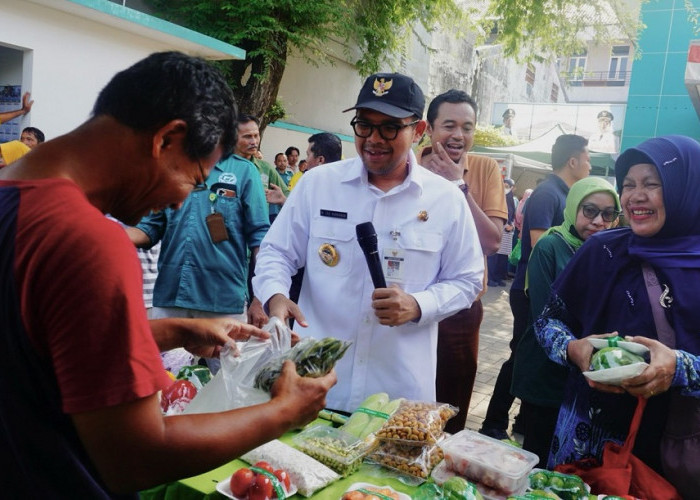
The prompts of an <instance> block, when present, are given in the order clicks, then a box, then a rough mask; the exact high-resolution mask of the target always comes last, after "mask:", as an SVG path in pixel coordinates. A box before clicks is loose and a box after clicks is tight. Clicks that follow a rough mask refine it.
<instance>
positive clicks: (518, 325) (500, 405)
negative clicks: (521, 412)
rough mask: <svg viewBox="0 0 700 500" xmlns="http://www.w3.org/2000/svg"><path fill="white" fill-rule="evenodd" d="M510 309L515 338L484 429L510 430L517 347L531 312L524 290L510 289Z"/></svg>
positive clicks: (496, 386) (502, 369)
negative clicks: (509, 414) (509, 416)
mask: <svg viewBox="0 0 700 500" xmlns="http://www.w3.org/2000/svg"><path fill="white" fill-rule="evenodd" d="M509 301H510V310H511V311H512V312H513V338H512V339H511V341H510V356H509V357H508V359H507V360H506V362H505V363H503V365H501V371H500V372H498V378H497V379H496V385H495V386H494V388H493V394H492V395H491V400H490V401H489V407H488V409H487V410H486V418H485V419H484V424H483V428H484V429H500V430H503V431H507V430H508V423H509V418H508V412H509V411H510V407H511V405H512V404H513V401H514V400H515V398H514V397H513V395H512V394H511V393H510V386H511V384H512V382H513V363H514V361H515V348H516V346H517V345H518V342H520V339H521V338H522V336H523V334H524V333H525V330H526V329H527V321H528V315H529V313H530V300H529V299H528V298H527V295H525V291H524V290H513V289H512V288H511V290H510V297H509Z"/></svg>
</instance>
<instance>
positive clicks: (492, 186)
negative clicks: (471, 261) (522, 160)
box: [418, 146, 508, 296]
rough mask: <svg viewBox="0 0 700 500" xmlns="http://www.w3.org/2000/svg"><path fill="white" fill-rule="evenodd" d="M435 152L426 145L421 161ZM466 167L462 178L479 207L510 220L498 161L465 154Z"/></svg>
mask: <svg viewBox="0 0 700 500" xmlns="http://www.w3.org/2000/svg"><path fill="white" fill-rule="evenodd" d="M432 152H433V149H432V147H430V146H426V147H425V148H423V149H422V150H421V151H419V153H418V158H420V160H419V162H422V160H423V158H424V157H426V156H427V155H429V154H431V153H432ZM460 163H461V164H462V166H463V167H464V175H463V176H462V178H463V179H464V182H466V183H467V185H468V186H469V193H470V194H471V195H472V198H474V201H475V202H476V204H477V205H478V206H479V208H480V209H481V210H482V211H483V212H484V213H485V214H486V215H487V216H489V217H499V218H501V219H503V222H505V221H507V220H508V206H507V205H506V195H505V191H504V189H503V177H502V176H501V169H500V167H499V166H498V163H497V162H496V160H494V159H493V158H489V157H488V156H481V155H476V154H471V153H468V154H464V155H462V158H461V160H460ZM485 260H486V257H485V256H484V291H483V292H482V293H481V294H480V296H481V295H483V294H484V293H485V292H486V283H487V281H488V276H487V275H488V266H486V261H485Z"/></svg>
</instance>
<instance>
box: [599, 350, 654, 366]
mask: <svg viewBox="0 0 700 500" xmlns="http://www.w3.org/2000/svg"><path fill="white" fill-rule="evenodd" d="M641 362H644V358H643V357H641V356H638V355H636V354H633V353H631V352H629V351H627V350H625V349H623V348H622V347H604V348H602V349H601V350H599V351H597V352H596V353H595V354H593V357H592V358H591V370H593V371H595V370H604V369H607V368H615V367H618V366H626V365H631V364H632V363H641Z"/></svg>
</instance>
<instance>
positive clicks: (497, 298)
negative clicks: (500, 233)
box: [466, 281, 520, 439]
mask: <svg viewBox="0 0 700 500" xmlns="http://www.w3.org/2000/svg"><path fill="white" fill-rule="evenodd" d="M511 283H512V281H507V282H506V286H505V287H502V286H501V287H489V289H488V291H487V292H486V294H485V295H484V297H482V299H481V300H482V302H483V304H484V319H483V321H482V323H481V334H480V338H479V365H478V366H479V367H478V370H477V374H476V382H475V384H474V392H473V393H472V399H471V404H470V408H469V415H468V416H467V424H466V428H467V429H472V430H479V429H480V428H481V424H482V422H483V421H484V417H485V416H486V408H487V407H488V404H489V399H490V398H491V393H492V392H493V386H494V384H495V383H496V377H498V372H499V370H500V369H501V365H502V364H503V362H504V361H505V360H506V359H508V356H509V355H510V349H509V347H508V343H509V342H510V339H511V337H512V335H513V314H512V313H511V311H510V305H509V304H508V291H509V290H510V284H511ZM519 410H520V402H519V400H517V399H516V400H515V403H514V404H513V406H512V407H511V410H510V416H511V426H512V424H513V418H514V417H515V415H517V413H518V411H519ZM508 432H509V433H511V431H510V429H509V431H508ZM514 437H515V438H516V439H519V438H520V436H519V435H516V436H514Z"/></svg>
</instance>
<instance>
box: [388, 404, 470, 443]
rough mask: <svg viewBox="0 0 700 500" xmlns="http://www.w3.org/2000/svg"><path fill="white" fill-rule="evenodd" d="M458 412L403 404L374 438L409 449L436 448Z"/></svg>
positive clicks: (440, 406)
mask: <svg viewBox="0 0 700 500" xmlns="http://www.w3.org/2000/svg"><path fill="white" fill-rule="evenodd" d="M456 414H457V408H455V407H454V406H451V405H449V404H446V403H427V402H422V401H409V400H405V399H404V400H402V401H401V403H400V404H399V407H398V408H397V409H396V411H395V412H394V413H393V414H392V415H391V417H389V420H387V421H386V423H385V424H384V425H383V426H382V428H381V429H379V430H378V431H377V432H376V433H375V435H376V437H377V438H379V439H380V440H382V441H398V442H403V443H405V444H409V445H413V446H415V445H417V444H421V443H422V444H435V443H437V441H438V439H440V438H441V437H442V433H443V430H444V429H445V424H447V421H448V420H449V419H451V418H452V417H454V416H455V415H456Z"/></svg>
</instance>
